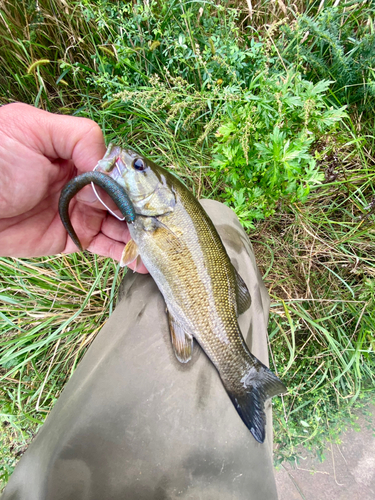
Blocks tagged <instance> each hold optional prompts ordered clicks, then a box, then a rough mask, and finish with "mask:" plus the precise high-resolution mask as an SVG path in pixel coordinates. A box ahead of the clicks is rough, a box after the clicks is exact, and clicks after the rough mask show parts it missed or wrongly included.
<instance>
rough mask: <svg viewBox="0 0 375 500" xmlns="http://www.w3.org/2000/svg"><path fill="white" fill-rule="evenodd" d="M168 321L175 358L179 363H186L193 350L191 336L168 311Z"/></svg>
mask: <svg viewBox="0 0 375 500" xmlns="http://www.w3.org/2000/svg"><path fill="white" fill-rule="evenodd" d="M168 322H169V330H170V332H171V340H172V346H173V350H174V353H175V355H176V358H177V359H178V361H179V362H180V363H187V362H188V361H190V359H191V355H192V352H193V336H192V335H191V334H190V333H188V332H187V331H186V330H185V329H184V328H183V327H182V326H181V325H180V324H179V323H178V322H177V321H176V320H175V319H174V317H173V316H172V315H171V313H170V312H169V311H168Z"/></svg>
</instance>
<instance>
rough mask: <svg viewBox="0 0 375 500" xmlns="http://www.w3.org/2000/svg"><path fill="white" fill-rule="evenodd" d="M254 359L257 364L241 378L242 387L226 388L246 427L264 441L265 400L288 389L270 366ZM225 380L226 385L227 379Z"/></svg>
mask: <svg viewBox="0 0 375 500" xmlns="http://www.w3.org/2000/svg"><path fill="white" fill-rule="evenodd" d="M253 359H254V361H255V364H254V365H253V366H252V367H251V368H250V369H249V370H248V371H247V373H245V374H244V375H243V377H242V378H241V380H240V383H241V388H240V389H239V387H237V389H235V390H233V389H229V387H228V388H227V387H226V389H227V392H228V395H229V397H230V399H231V400H232V403H233V404H234V406H235V408H236V410H237V412H238V414H239V415H240V417H241V418H242V420H243V422H244V424H245V425H246V427H247V428H248V429H249V430H250V432H251V434H252V435H253V436H254V438H255V439H256V440H257V441H258V442H259V443H263V442H264V439H265V437H266V414H265V411H264V405H265V402H266V401H267V399H269V398H271V397H273V396H276V395H278V394H282V393H284V392H286V390H287V389H286V387H285V385H284V384H283V383H282V382H281V380H280V379H279V378H277V377H276V375H275V374H274V373H272V372H271V370H270V369H269V368H267V367H266V366H265V365H264V364H263V363H261V362H260V361H259V360H258V359H257V358H255V357H253ZM223 382H224V386H226V383H225V381H223Z"/></svg>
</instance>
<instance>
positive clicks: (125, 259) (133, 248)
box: [120, 240, 139, 267]
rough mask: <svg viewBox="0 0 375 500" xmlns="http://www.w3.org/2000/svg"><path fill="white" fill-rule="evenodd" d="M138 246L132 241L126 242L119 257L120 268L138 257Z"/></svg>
mask: <svg viewBox="0 0 375 500" xmlns="http://www.w3.org/2000/svg"><path fill="white" fill-rule="evenodd" d="M138 255H139V251H138V246H137V244H136V242H135V241H134V240H130V241H128V243H127V244H126V245H125V248H124V250H123V252H122V255H121V260H120V266H121V267H124V266H128V265H129V264H131V263H132V262H133V261H135V259H136V258H137V257H138Z"/></svg>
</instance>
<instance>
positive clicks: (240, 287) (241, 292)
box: [233, 266, 251, 316]
mask: <svg viewBox="0 0 375 500" xmlns="http://www.w3.org/2000/svg"><path fill="white" fill-rule="evenodd" d="M233 269H234V275H235V277H236V296H237V315H238V316H239V315H240V314H242V313H244V312H245V311H247V310H248V309H249V307H250V306H251V297H250V292H249V290H248V288H247V285H246V283H245V282H244V280H243V279H242V278H241V276H240V275H239V274H238V272H237V270H236V268H235V267H234V266H233Z"/></svg>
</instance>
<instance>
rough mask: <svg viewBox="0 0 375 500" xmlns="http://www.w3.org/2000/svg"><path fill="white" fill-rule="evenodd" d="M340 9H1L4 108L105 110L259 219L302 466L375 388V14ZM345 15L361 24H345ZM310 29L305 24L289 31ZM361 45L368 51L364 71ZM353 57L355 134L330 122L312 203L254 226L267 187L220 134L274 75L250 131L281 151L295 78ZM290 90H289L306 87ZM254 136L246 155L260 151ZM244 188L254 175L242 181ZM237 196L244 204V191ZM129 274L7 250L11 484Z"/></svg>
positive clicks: (2, 359)
mask: <svg viewBox="0 0 375 500" xmlns="http://www.w3.org/2000/svg"><path fill="white" fill-rule="evenodd" d="M332 4H333V2H329V1H327V2H326V3H325V5H324V8H323V10H322V5H321V2H303V1H300V2H298V3H297V4H295V3H292V2H269V1H267V0H263V1H261V2H257V3H254V5H253V10H252V12H251V13H250V14H251V16H249V11H248V7H247V4H246V7H244V5H245V3H239V2H226V1H222V2H221V3H218V4H215V3H214V2H211V1H206V2H203V1H198V0H197V1H195V2H194V1H193V2H191V1H190V2H188V1H185V2H180V1H177V0H169V1H168V2H159V4H157V2H150V5H151V7H150V8H149V9H147V8H146V7H145V4H144V3H142V2H134V4H133V6H132V4H131V3H129V2H112V1H111V2H110V1H106V0H84V1H83V0H82V1H76V2H69V3H67V2H62V1H61V0H48V1H47V0H39V2H38V5H39V10H38V9H36V3H35V2H34V1H32V0H23V1H20V2H6V3H3V4H2V5H1V7H0V13H1V17H0V36H1V37H2V40H4V41H5V43H4V44H3V45H2V46H1V47H0V62H1V67H2V71H1V75H0V103H2V104H4V103H7V102H12V101H14V100H20V101H23V102H28V103H30V104H33V105H35V106H38V107H41V108H43V109H46V110H50V111H54V112H61V113H68V114H72V115H77V116H87V117H89V118H92V119H94V120H95V121H97V122H98V123H99V125H100V126H101V128H102V130H103V132H104V134H105V136H106V140H107V141H108V142H109V141H110V140H112V139H119V138H120V139H122V140H124V141H126V143H127V144H128V145H130V146H131V147H133V148H135V149H137V150H138V151H140V152H142V153H144V154H145V155H147V156H149V157H151V158H152V159H153V160H154V161H155V162H157V163H160V164H161V165H164V166H167V167H169V168H172V169H173V170H174V171H175V172H176V173H177V174H178V175H179V176H181V177H182V178H183V179H184V181H185V182H186V183H187V185H188V186H190V187H191V189H192V190H193V192H194V193H195V195H196V196H198V197H207V198H214V199H219V200H222V201H223V200H225V201H226V202H227V203H228V204H230V205H231V206H232V207H233V208H235V210H236V212H237V213H238V215H239V217H240V220H241V222H242V223H243V224H244V226H245V227H247V228H252V227H253V226H254V228H252V229H249V236H250V239H251V241H252V243H253V245H254V249H255V254H256V258H257V262H258V264H259V266H260V269H261V271H262V274H263V276H264V279H265V282H266V285H267V288H268V290H269V292H270V295H271V298H272V305H271V314H270V327H269V338H270V347H271V361H272V365H273V369H274V370H275V371H276V372H277V373H278V374H279V375H280V376H281V377H282V378H283V380H284V382H285V383H286V385H287V386H288V389H289V394H288V395H286V396H284V397H282V398H275V399H274V424H275V446H276V457H275V458H276V461H277V462H280V461H281V460H283V459H295V458H296V457H297V456H298V453H299V451H298V450H299V446H300V445H303V446H305V447H307V448H309V449H311V450H313V451H314V452H315V453H318V454H319V455H320V456H322V455H323V454H324V453H323V450H324V440H325V439H327V438H328V439H338V436H339V432H340V431H341V430H342V429H344V428H345V427H346V426H347V425H348V424H351V423H353V421H354V419H355V412H354V410H355V408H357V407H358V406H362V405H364V404H365V403H366V402H367V401H369V400H371V399H373V395H374V392H373V386H374V375H373V373H374V368H375V366H374V365H375V357H374V350H375V337H374V331H375V313H374V306H375V250H374V248H375V246H374V243H375V225H374V213H375V193H374V176H375V168H374V153H375V147H374V146H375V144H374V137H375V134H374V131H375V130H374V122H373V117H372V116H371V112H372V109H373V104H374V98H373V94H372V93H371V89H372V85H373V69H371V67H370V66H371V65H370V62H371V61H372V59H371V58H368V60H367V59H366V58H365V54H366V51H367V49H368V44H369V43H370V44H371V40H372V38H371V36H372V35H373V23H372V21H371V13H373V10H374V8H373V4H372V3H371V2H361V8H360V9H358V10H355V9H354V8H353V6H354V7H355V6H357V4H356V3H355V2H354V3H353V2H350V3H347V4H344V3H341V2H340V3H339V5H338V7H337V10H336V11H335V13H334V16H333V18H332V19H333V21H332V22H331V23H328V22H326V21H327V19H326V18H324V19H323V21H324V22H325V23H326V24H325V25H324V30H323V31H322V30H321V28H322V26H323V21H321V20H320V17H319V16H322V15H323V14H325V12H326V10H325V9H326V8H327V12H329V10H328V8H330V7H332ZM136 5H138V7H136ZM319 6H320V7H319ZM201 8H202V9H203V11H202V12H201V11H200V9H201ZM319 10H320V14H319V13H318V11H319ZM57 13H58V15H57ZM302 13H303V14H304V15H303V16H302V17H301V16H300V14H302ZM306 16H307V17H306ZM372 18H373V16H372ZM337 19H341V21H340V22H343V23H345V30H344V31H343V32H342V33H341V32H340V30H339V31H337V29H336V28H335V26H336V25H337ZM369 19H370V21H369ZM303 23H305V24H306V23H307V24H308V23H310V24H311V23H315V24H314V29H315V35H314V36H315V37H314V36H312V35H311V34H310V35H309V36H310V37H309V38H308V39H306V40H304V41H303V42H302V39H303V37H302V38H301V36H300V31H299V30H300V29H303V26H304V24H303ZM335 23H336V24H335ZM293 26H294V27H295V26H298V29H294V31H293V30H292V31H290V30H289V31H288V28H291V27H293ZM339 26H341V25H340V23H339ZM319 30H320V31H319ZM335 30H336V31H335ZM325 32H327V33H328V34H327V35H324V33H325ZM353 33H354V34H353ZM323 35H324V36H325V38H324V36H323ZM322 36H323V39H322V38H319V37H322ZM353 37H354V38H353ZM364 38H366V43H362V42H361V40H362V39H364ZM337 40H339V42H338V41H337ZM352 40H353V41H352ZM302 44H304V45H303V50H301V48H302ZM335 44H336V45H337V44H339V45H337V46H336V45H335ZM351 44H353V45H351ZM366 44H367V45H366ZM335 47H336V49H337V50H336V49H335ZM354 48H355V50H354ZM335 50H336V52H335ZM340 51H341V52H340ZM361 51H362V52H361ZM293 54H294V55H293ZM340 54H341V55H340ZM356 54H357V55H358V54H362V56H361V57H362V59H361V64H362V66H361V67H359V66H358V65H357V62H358V61H357V60H354V59H355V57H356ZM338 55H340V57H341V56H342V57H343V58H344V59H345V61H344V62H345V65H346V66H345V67H346V68H348V67H350V64H353V65H354V67H355V74H356V75H357V76H356V78H357V79H359V80H360V83H358V81H356V82H354V83H353V82H352V83H351V85H354V86H356V87H355V88H356V89H357V90H358V88H359V86H361V89H362V90H363V92H362V90H361V91H359V92H357V91H356V92H354V91H353V89H354V87H350V89H351V90H350V89H346V88H344V89H343V88H342V85H341V86H340V85H336V84H334V83H333V84H332V85H331V87H330V89H329V91H328V92H326V93H325V94H324V95H323V94H322V96H320V97H319V99H320V100H319V103H320V104H319V105H321V106H323V99H324V106H326V108H324V109H329V107H330V106H335V108H339V107H340V106H345V105H347V106H348V107H347V113H348V118H347V119H345V120H344V121H341V122H340V123H339V126H338V127H337V126H336V127H333V128H331V129H329V131H326V132H325V133H324V135H323V133H321V132H319V130H318V131H317V132H315V135H314V141H310V142H309V141H307V143H308V147H309V149H308V155H309V156H308V159H309V162H311V161H313V162H314V168H315V169H316V170H317V172H318V174H319V179H321V181H322V184H315V185H310V186H309V188H310V192H309V194H308V196H307V199H306V202H305V203H302V202H301V200H300V199H299V198H298V197H297V199H292V198H290V197H289V198H288V196H281V197H279V198H277V200H276V202H275V203H274V199H272V200H273V201H272V203H274V205H272V207H269V208H270V210H269V214H272V212H274V213H273V214H272V215H271V216H269V217H267V218H265V219H264V220H256V219H254V218H253V216H252V215H251V213H250V209H249V196H250V195H245V194H244V193H245V191H242V195H241V189H245V188H246V189H247V188H248V185H247V184H246V182H247V181H246V179H244V177H243V176H242V177H241V175H242V174H243V168H244V166H243V165H242V163H241V164H239V165H237V166H236V165H234V164H233V163H232V164H230V165H229V167H228V166H225V165H223V164H222V166H223V169H225V168H226V169H227V171H229V172H230V175H229V174H228V176H227V178H226V179H224V180H222V179H221V181H220V182H218V179H217V176H216V169H217V168H220V165H219V166H218V165H216V164H215V162H217V160H215V162H213V151H214V148H215V146H217V145H218V141H219V139H218V136H217V135H216V133H217V130H218V129H219V128H220V127H221V126H223V125H225V124H228V123H238V122H239V117H241V116H242V115H241V112H242V111H241V110H240V111H239V110H238V108H239V107H240V108H241V106H242V105H243V102H244V101H243V99H245V97H246V96H248V95H249V93H248V91H249V88H250V87H251V88H252V89H253V88H254V85H253V84H254V82H257V81H258V82H259V78H262V88H261V90H259V91H253V93H252V94H251V96H252V97H251V98H252V99H253V98H255V99H258V100H260V101H261V102H260V104H261V105H262V106H263V107H261V108H259V109H262V115H260V114H259V115H257V114H254V115H253V114H251V113H252V111H251V109H250V111H249V114H248V115H246V117H245V118H246V120H245V122H244V124H245V126H246V123H248V122H249V119H250V118H252V117H253V118H254V116H256V117H257V121H258V122H259V120H260V119H261V120H263V122H261V123H264V124H265V125H264V127H263V126H262V127H261V128H260V130H258V131H257V134H258V135H257V138H256V140H253V138H251V141H253V142H251V141H250V142H251V144H253V143H254V144H258V145H259V144H260V145H261V148H262V147H263V150H264V148H266V147H269V141H270V138H269V137H270V135H266V129H267V127H269V124H270V123H271V118H272V119H274V117H275V109H276V110H278V109H279V108H278V107H277V106H276V107H275V102H273V101H272V99H271V98H270V97H269V95H270V94H272V93H273V94H275V91H274V90H273V89H274V87H273V85H275V81H276V80H277V78H279V76H280V77H285V76H286V72H287V71H288V72H289V74H290V72H294V74H296V72H297V71H299V72H300V75H301V77H302V78H304V79H306V80H311V81H312V82H313V83H314V84H317V83H319V82H320V81H321V78H322V77H323V76H324V78H328V79H331V80H334V79H335V71H337V70H339V69H340V67H339V66H337V57H338ZM314 57H316V58H319V61H320V64H321V65H322V68H323V66H324V68H325V73H324V75H322V74H320V73H319V72H318V71H317V68H316V66H314V64H313V59H314ZM353 57H354V59H353ZM309 58H310V59H311V60H310V59H309ZM370 59H371V60H370ZM309 60H310V62H309ZM372 67H373V66H372ZM165 68H168V72H169V73H168V72H167V71H166V70H165ZM324 68H323V69H324ZM353 74H354V73H353ZM155 75H157V77H156V76H155ZM278 75H279V76H278ZM288 92H289V90H287V91H286V93H285V96H283V98H284V97H285V99H289V98H290V97H291V96H290V94H288ZM119 93H120V94H121V93H122V94H121V95H122V97H121V96H119V95H118V94H119ZM127 96H128V97H129V96H130V97H131V99H127ZM292 97H293V99H295V97H296V96H295V95H293V96H292ZM246 98H247V97H246ZM303 99H305V97H303ZM306 101H307V99H305V101H303V102H302V105H301V109H303V110H304V113H305V112H306V109H307V108H306V107H304V103H305V102H306ZM289 102H292V103H293V101H289ZM295 102H297V101H295ZM270 103H271V104H270ZM300 104H301V103H300ZM310 104H311V103H310ZM267 106H268V107H269V108H270V109H269V114H267ZM259 109H258V111H257V113H260V112H259ZM296 109H297V108H291V110H289V111H288V112H285V114H284V115H283V116H284V117H286V118H285V119H288V120H291V122H290V123H291V125H290V127H286V125H285V122H284V121H283V118H282V117H280V116H281V115H280V116H279V122H278V123H279V124H280V127H282V126H284V127H286V129H289V133H290V134H291V132H290V131H291V130H298V133H302V132H303V130H304V129H303V127H305V129H306V124H307V119H306V114H305V115H301V114H298V109H297V110H296ZM321 109H323V108H321ZM264 110H266V111H264ZM259 117H260V118H259ZM301 117H302V118H301ZM241 119H242V118H241ZM272 123H273V122H272ZM241 126H242V125H241ZM293 127H296V128H293ZM298 127H299V128H298ZM271 130H273V125H272V126H271ZM309 132H311V131H309ZM286 133H288V130H286ZM283 141H284V143H283V144H282V146H285V142H286V140H284V139H283ZM229 142H230V141H229ZM291 142H292V144H293V135H292V134H291ZM237 146H238V144H237V145H235V147H237ZM239 146H240V147H242V148H245V150H246V144H245V143H242V144H239ZM257 147H258V146H255V149H254V148H253V149H254V151H256V148H257ZM261 148H260V149H261ZM245 150H243V151H242V153H241V152H240V156H241V155H242V156H241V162H243V163H244V165H245V166H246V165H247V158H246V162H245V157H246V154H247V153H246V151H245ZM229 153H230V151H229ZM229 153H228V154H229ZM301 154H303V155H305V154H306V155H307V152H302V153H301ZM254 155H255V156H256V154H255V153H254ZM306 157H307V156H306ZM305 159H306V158H305ZM286 162H287V163H288V159H287V160H286ZM255 164H256V163H255ZM297 164H298V165H300V162H298V161H296V162H295V165H297ZM284 166H285V165H284ZM284 166H283V168H284ZM287 166H289V164H288V165H287ZM246 168H247V167H246ZM262 168H263V167H262ZM266 170H267V169H266ZM250 174H251V175H252V170H251V169H250ZM250 174H249V175H250ZM283 175H284V173H283ZM304 175H305V174H304V173H302V174H301V180H299V182H301V185H303V182H304V181H306V178H304ZM278 176H279V177H278V181H280V179H281V174H280V172H279V174H278ZM285 179H286V178H284V180H283V182H286V180H285ZM234 181H235V182H237V183H239V184H240V185H239V187H238V186H237V187H235V189H234V184H235V182H234ZM284 187H285V188H286V190H287V186H284ZM231 189H232V191H234V194H233V196H232V198H231V197H228V196H227V195H226V194H227V193H228V192H230V190H231ZM267 189H269V188H267ZM305 198H306V197H305ZM266 208H267V207H266ZM271 209H272V210H271ZM266 215H268V214H266ZM121 273H122V271H121V272H119V269H118V267H117V266H116V265H115V264H114V263H113V262H111V261H109V260H105V259H102V258H97V257H95V256H92V255H88V254H84V255H71V256H55V257H49V258H43V259H32V260H31V259H30V260H21V259H10V258H1V259H0V302H1V311H2V312H1V313H0V379H1V384H2V385H1V386H2V389H3V390H2V392H1V393H0V411H1V420H2V422H3V432H2V436H1V438H0V454H1V463H2V465H1V466H0V476H1V477H2V480H3V482H4V483H6V481H7V480H8V477H9V475H10V474H11V472H12V470H13V467H14V465H15V463H16V462H17V460H18V458H19V456H20V455H21V454H22V452H23V451H24V450H25V449H26V447H27V444H28V443H29V442H30V440H31V439H32V437H33V435H34V434H35V432H36V430H37V429H38V427H39V425H41V423H42V422H43V420H44V418H45V417H46V415H48V412H49V411H50V410H51V408H52V406H53V404H54V402H55V401H56V399H57V398H58V396H59V394H60V392H61V390H62V388H63V387H64V384H65V383H66V382H67V380H69V377H70V376H71V374H72V373H73V371H74V369H75V367H76V366H77V364H78V363H79V361H80V359H81V358H82V356H83V355H84V352H85V351H86V349H87V348H88V346H89V345H90V343H91V342H92V340H93V338H94V337H95V335H96V333H97V332H98V330H99V329H100V328H101V326H102V325H103V323H104V322H105V320H106V318H107V317H108V315H109V314H110V312H111V310H112V308H113V305H114V301H115V296H116V291H117V288H118V285H119V283H120V280H121Z"/></svg>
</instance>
